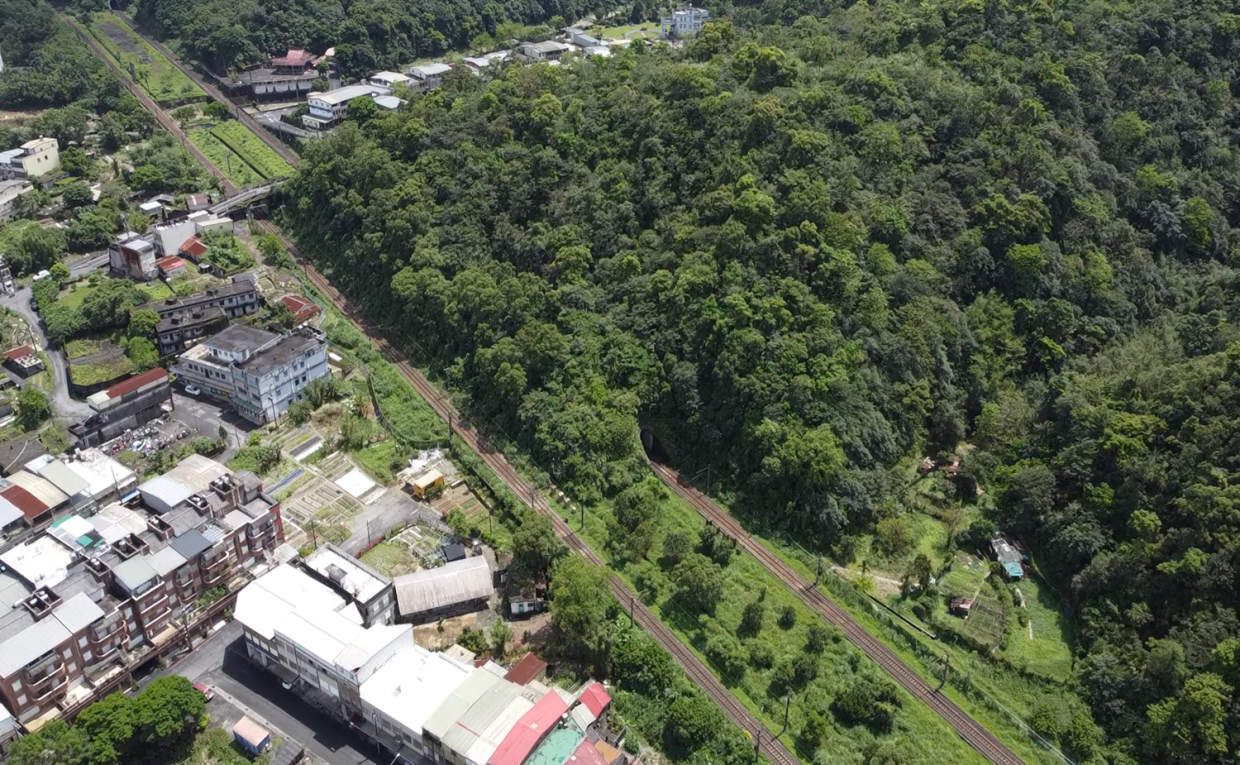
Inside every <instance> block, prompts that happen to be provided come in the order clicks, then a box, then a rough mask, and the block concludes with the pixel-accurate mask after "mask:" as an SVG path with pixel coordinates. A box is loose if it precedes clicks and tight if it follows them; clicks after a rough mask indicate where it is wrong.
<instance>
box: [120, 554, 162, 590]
mask: <svg viewBox="0 0 1240 765" xmlns="http://www.w3.org/2000/svg"><path fill="white" fill-rule="evenodd" d="M158 575H159V574H158V573H157V572H156V571H155V568H154V567H153V566H152V565H151V564H150V563H149V562H147V559H146V556H145V555H135V556H134V557H132V558H130V559H129V560H124V561H121V562H120V563H118V564H116V565H115V566H113V567H112V576H114V577H116V581H117V582H119V583H120V584H121V586H122V587H124V588H125V589H126V590H129V591H130V592H135V591H137V590H138V588H140V587H141V586H142V585H144V584H146V583H147V582H149V581H151V580H152V579H155V578H156V577H157V576H158Z"/></svg>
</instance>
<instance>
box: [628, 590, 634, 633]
mask: <svg viewBox="0 0 1240 765" xmlns="http://www.w3.org/2000/svg"><path fill="white" fill-rule="evenodd" d="M629 626H630V627H632V626H633V593H631V592H630V593H629Z"/></svg>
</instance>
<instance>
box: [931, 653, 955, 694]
mask: <svg viewBox="0 0 1240 765" xmlns="http://www.w3.org/2000/svg"><path fill="white" fill-rule="evenodd" d="M951 668H952V655H951V654H950V653H949V654H947V661H945V662H944V663H943V677H941V678H939V687H938V688H935V689H934V692H935V693H938V692H939V691H942V690H943V686H945V685H947V673H948V671H949V670H951Z"/></svg>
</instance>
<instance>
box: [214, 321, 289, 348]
mask: <svg viewBox="0 0 1240 765" xmlns="http://www.w3.org/2000/svg"><path fill="white" fill-rule="evenodd" d="M279 337H280V336H279V335H278V334H276V333H275V332H268V331H267V330H265V329H259V328H258V327H251V326H249V325H247V324H230V325H229V326H228V327H227V328H226V329H224V330H222V331H221V332H219V333H218V334H216V335H214V336H212V337H211V339H209V340H207V341H206V345H208V346H209V347H211V348H218V349H220V350H221V351H230V352H235V351H245V350H248V351H250V352H251V353H253V352H254V351H257V350H258V349H259V348H261V347H263V346H264V345H266V344H268V343H270V342H271V341H273V340H276V339H278V338H279Z"/></svg>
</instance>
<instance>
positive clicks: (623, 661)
mask: <svg viewBox="0 0 1240 765" xmlns="http://www.w3.org/2000/svg"><path fill="white" fill-rule="evenodd" d="M675 677H676V670H675V668H674V667H673V665H672V659H671V657H670V656H669V655H668V654H667V652H666V651H664V650H663V649H662V648H660V647H659V644H658V643H656V642H654V640H653V639H652V638H651V637H650V636H649V635H648V634H646V633H645V632H643V631H641V630H633V629H630V630H625V631H623V632H622V633H621V634H620V635H619V637H618V638H617V639H616V643H615V645H614V646H613V647H612V651H611V678H612V680H614V681H615V683H616V684H617V685H618V686H619V687H621V688H624V689H625V690H630V691H634V692H636V693H640V694H642V695H643V696H647V697H651V698H658V697H660V696H662V695H663V692H664V690H666V689H667V688H670V687H671V686H672V683H673V681H674V679H675Z"/></svg>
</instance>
